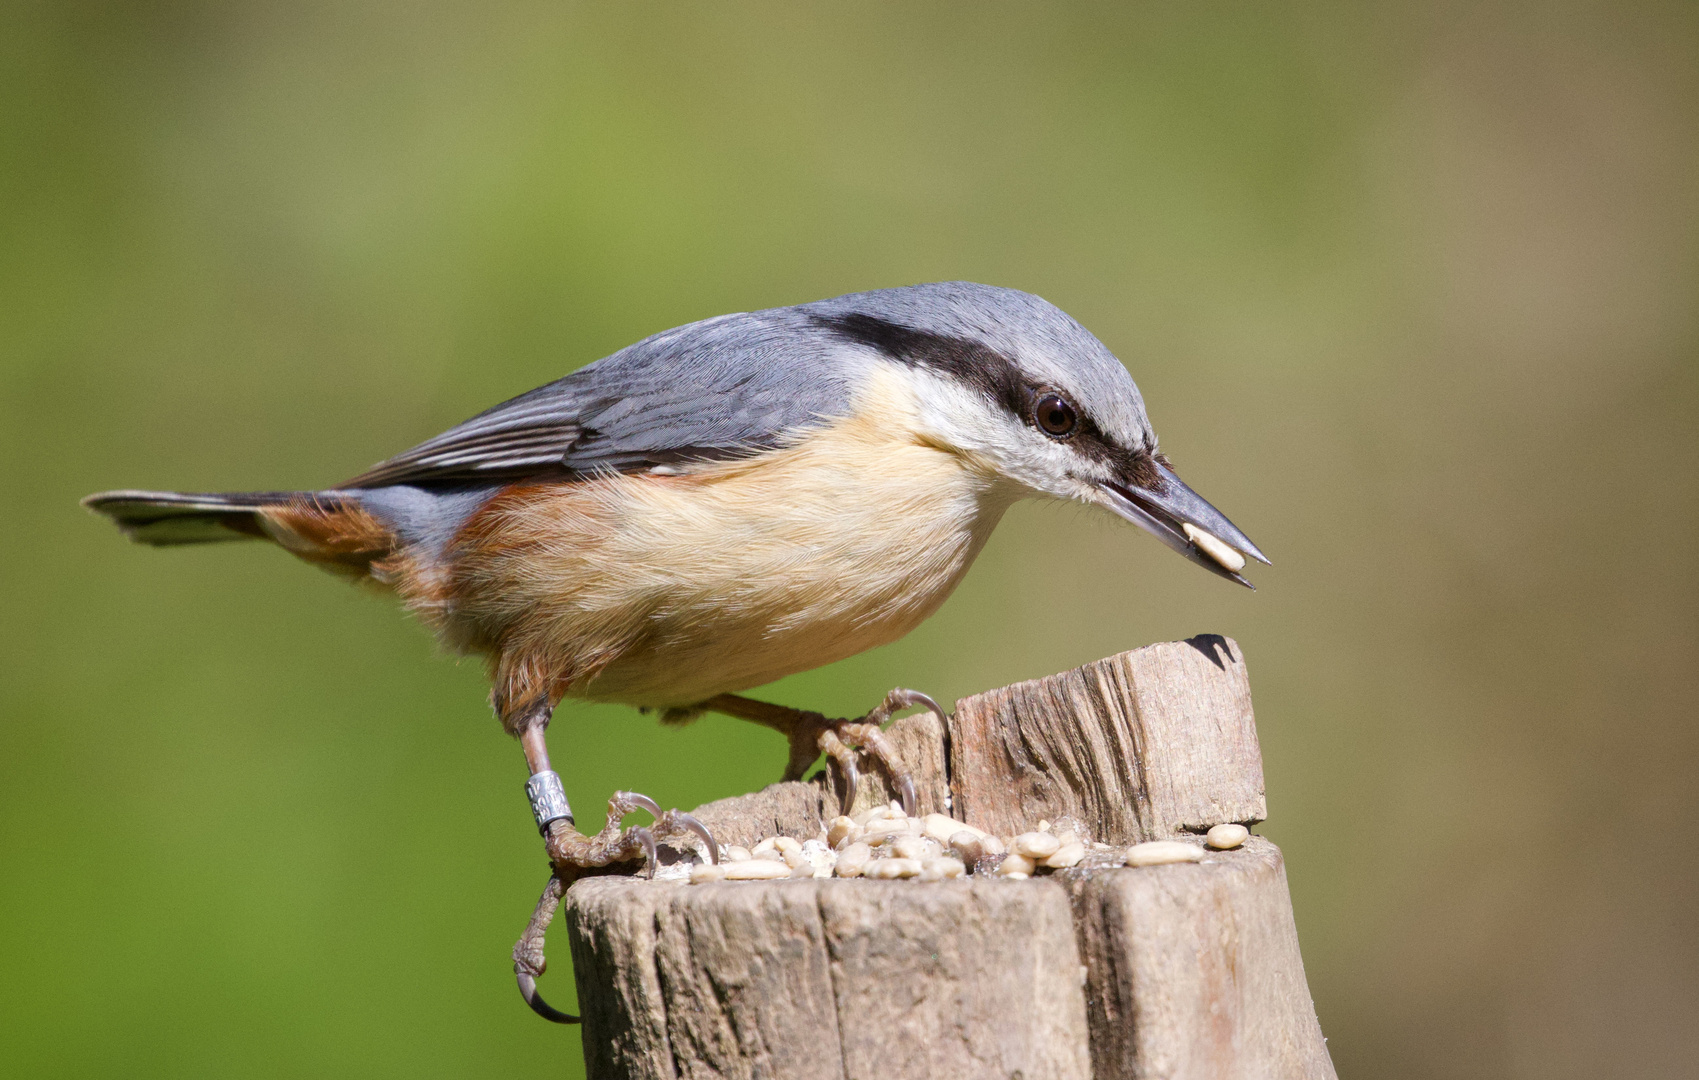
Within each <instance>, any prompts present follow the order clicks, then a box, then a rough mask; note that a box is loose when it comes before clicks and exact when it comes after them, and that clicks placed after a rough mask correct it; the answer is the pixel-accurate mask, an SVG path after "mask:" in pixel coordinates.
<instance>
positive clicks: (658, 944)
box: [565, 636, 1334, 1080]
mask: <svg viewBox="0 0 1699 1080" xmlns="http://www.w3.org/2000/svg"><path fill="white" fill-rule="evenodd" d="M890 734H891V736H892V738H894V739H896V740H898V741H899V743H900V745H901V747H902V751H903V754H904V760H905V761H907V762H909V763H910V765H911V767H913V768H914V769H915V773H916V780H917V782H919V787H920V792H921V806H920V809H921V812H922V813H925V812H928V811H944V812H948V811H947V809H946V808H947V807H953V808H954V813H953V816H955V817H957V818H959V819H964V820H966V821H967V822H969V823H970V824H973V825H976V826H978V827H980V828H983V829H986V830H987V831H990V832H994V833H996V834H999V835H1002V836H1009V835H1012V834H1014V833H1018V832H1023V831H1026V830H1029V829H1031V828H1033V827H1034V826H1035V825H1036V824H1037V823H1038V821H1039V820H1040V819H1041V818H1048V819H1050V820H1053V821H1054V820H1058V819H1062V818H1069V819H1072V820H1073V821H1076V822H1079V823H1080V824H1081V825H1082V826H1083V828H1084V829H1085V830H1086V831H1087V832H1089V834H1090V836H1091V838H1092V839H1094V840H1101V841H1105V842H1107V843H1110V844H1129V843H1138V842H1142V841H1145V840H1150V839H1157V838H1170V837H1176V836H1188V835H1193V834H1195V833H1197V832H1201V831H1203V830H1205V829H1207V828H1209V827H1210V826H1212V825H1216V824H1222V823H1225V822H1240V823H1246V824H1249V823H1254V822H1257V821H1260V820H1262V818H1263V816H1264V814H1265V807H1264V800H1263V790H1262V764H1261V759H1260V756H1259V752H1258V749H1257V741H1256V727H1255V721H1254V719H1253V717H1252V713H1251V703H1250V689H1249V682H1248V679H1247V678H1246V675H1245V667H1244V661H1243V657H1242V655H1241V654H1240V652H1239V649H1238V646H1237V645H1235V644H1234V643H1233V642H1232V641H1230V640H1228V639H1226V638H1221V637H1213V636H1206V637H1200V638H1193V639H1191V640H1190V641H1187V642H1173V643H1166V644H1161V645H1153V646H1149V647H1148V648H1144V649H1138V650H1135V651H1133V652H1129V653H1123V654H1121V655H1120V656H1115V657H1111V658H1109V659H1106V660H1101V661H1098V662H1097V663H1094V664H1088V665H1086V666H1085V667H1082V668H1079V669H1076V670H1074V671H1070V672H1065V673H1063V674H1060V675H1055V676H1051V677H1050V678H1047V679H1039V680H1035V681H1033V682H1027V683H1020V684H1017V685H1015V686H1010V687H1005V688H1003V689H1000V690H994V691H990V692H988V693H985V694H979V695H976V696H974V697H971V698H966V699H963V700H962V701H960V702H958V703H957V709H956V712H955V714H954V715H952V716H951V717H950V719H949V723H948V725H947V728H940V727H939V725H938V723H937V721H936V719H935V718H933V717H931V716H930V715H928V714H921V715H920V716H918V717H910V718H905V719H902V720H899V721H897V722H896V723H895V724H893V725H892V727H891V729H890ZM863 787H864V788H865V789H866V791H865V792H863V793H860V796H859V798H858V805H866V806H872V805H877V804H879V803H881V802H883V801H885V800H886V799H888V798H889V793H888V792H887V791H886V790H884V787H883V784H882V779H879V778H876V775H875V774H871V770H870V775H868V776H866V777H864V784H863ZM837 806H838V793H837V791H836V790H835V788H834V787H833V786H832V782H831V780H830V779H829V778H826V777H816V778H814V779H813V780H811V781H808V782H801V783H785V784H774V785H772V786H770V787H768V788H766V789H765V790H763V791H761V792H757V793H755V794H753V795H747V796H741V797H739V798H735V799H722V800H720V801H718V802H714V803H709V804H707V805H706V806H703V807H700V808H698V809H697V810H696V811H694V813H695V814H696V815H697V816H698V817H699V818H701V819H702V820H703V821H704V822H706V823H707V824H708V825H709V827H710V828H712V829H713V830H714V831H715V835H716V836H717V837H719V838H720V839H721V842H722V843H723V844H740V845H743V846H750V845H753V844H754V843H755V842H756V841H757V840H759V839H761V838H763V837H768V836H774V835H786V836H793V837H798V838H809V837H818V836H821V835H822V834H823V832H824V829H825V825H826V822H827V821H828V820H829V819H830V817H832V816H834V815H835V813H836V808H837ZM1195 840H1196V838H1195V835H1193V842H1195ZM565 910H566V916H567V924H568V927H569V930H570V933H571V937H572V955H573V962H574V966H575V969H576V973H577V981H578V990H579V1002H580V1006H581V1009H582V1012H583V1015H584V1048H585V1059H586V1062H587V1064H588V1066H589V1075H590V1076H591V1077H592V1078H594V1080H604V1078H606V1080H612V1078H634V1080H635V1078H642V1080H662V1078H666V1080H684V1078H707V1077H749V1078H755V1077H761V1078H772V1080H789V1078H793V1077H794V1078H804V1077H808V1078H814V1077H830V1078H836V1080H873V1078H875V1077H881V1078H886V1080H948V1078H958V1077H959V1078H962V1080H979V1078H984V1077H1001V1078H1009V1077H1020V1078H1022V1080H1040V1078H1054V1080H1076V1078H1077V1080H1086V1078H1091V1077H1095V1078H1099V1080H1106V1078H1110V1077H1116V1078H1119V1077H1171V1078H1204V1077H1207V1078H1241V1077H1242V1078H1246V1080H1250V1078H1258V1080H1260V1078H1282V1077H1293V1078H1300V1077H1301V1078H1306V1080H1310V1078H1331V1077H1333V1075H1334V1073H1333V1067H1332V1064H1331V1062H1330V1061H1329V1059H1328V1055H1327V1049H1326V1046H1325V1044H1324V1042H1323V1040H1322V1036H1321V1030H1320V1027H1319V1025H1318V1024H1317V1022H1316V1018H1315V1009H1314V1006H1313V1005H1312V1003H1311V1000H1310V995H1309V990H1308V987H1307V985H1306V983H1305V980H1304V973H1303V962H1302V960H1301V958H1300V956H1299V952H1298V941H1297V934H1296V930H1295V928H1294V925H1293V920H1292V909H1291V900H1290V897H1289V894H1288V892H1287V888H1286V875H1285V868H1284V865H1283V862H1282V860H1281V856H1280V852H1279V850H1278V849H1277V848H1276V847H1275V846H1274V845H1273V844H1270V843H1268V842H1267V841H1266V840H1263V839H1261V838H1260V837H1253V838H1252V839H1251V840H1250V841H1249V842H1248V843H1247V844H1246V845H1245V846H1244V847H1243V848H1242V849H1239V850H1235V851H1227V852H1209V853H1208V854H1207V855H1205V857H1204V858H1203V860H1202V861H1201V862H1195V863H1187V864H1179V865H1168V866H1154V867H1144V868H1126V867H1123V868H1100V869H1089V870H1088V869H1074V870H1066V871H1061V872H1058V873H1055V874H1053V875H1050V876H1045V877H1038V878H1033V879H1031V880H1007V879H1002V878H997V877H973V878H969V879H962V880H956V881H940V882H928V883H919V882H914V881H870V880H862V879H839V878H833V879H805V880H786V881H769V882H720V883H713V884H704V885H685V884H682V883H678V882H649V881H641V880H635V879H631V878H613V877H598V878H587V879H585V880H582V881H579V882H578V883H577V884H575V885H574V886H573V887H572V889H571V890H570V891H569V892H568V894H567V898H566V905H565Z"/></svg>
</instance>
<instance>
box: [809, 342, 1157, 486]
mask: <svg viewBox="0 0 1699 1080" xmlns="http://www.w3.org/2000/svg"><path fill="white" fill-rule="evenodd" d="M811 318H812V320H813V322H814V323H815V325H817V326H819V327H820V328H822V329H824V330H827V331H830V332H831V333H834V334H837V335H839V336H841V337H843V338H844V339H846V340H849V341H854V342H857V343H858V344H862V345H868V346H871V347H873V348H875V349H878V350H879V351H880V352H882V353H884V354H885V355H886V356H888V357H890V358H891V359H893V360H896V361H898V362H899V363H903V364H907V365H909V366H910V367H918V368H925V369H928V370H931V371H936V372H938V373H940V374H943V375H948V376H951V377H953V378H955V379H956V380H958V381H960V382H961V383H963V384H964V385H967V386H970V387H972V388H973V389H975V390H977V391H978V392H979V393H981V394H983V395H984V396H985V397H986V398H987V399H988V400H990V401H994V402H996V403H997V404H999V405H1001V406H1002V407H1003V408H1005V409H1007V410H1008V411H1009V412H1010V413H1011V414H1013V415H1015V416H1018V417H1020V418H1021V420H1022V422H1024V423H1027V424H1030V425H1032V426H1033V427H1036V428H1038V430H1040V431H1043V430H1044V429H1043V428H1042V427H1041V426H1039V424H1038V422H1037V418H1036V417H1035V416H1034V415H1033V408H1032V407H1033V405H1034V404H1035V403H1036V401H1037V399H1038V398H1039V397H1041V396H1043V395H1044V394H1046V393H1053V392H1054V391H1052V390H1050V389H1049V388H1048V387H1044V386H1037V385H1034V384H1033V383H1031V382H1029V381H1028V380H1027V379H1025V378H1024V377H1023V376H1022V375H1021V371H1020V368H1019V366H1018V365H1016V364H1015V362H1014V361H1013V360H1011V359H1009V358H1008V357H1007V356H1004V355H1003V354H1001V353H999V352H997V351H996V350H995V349H992V348H991V347H989V346H987V345H986V344H984V343H983V342H980V341H974V340H973V339H971V338H959V337H946V336H944V335H942V334H933V333H928V332H927V331H925V330H917V329H915V328H914V327H911V326H904V325H902V324H901V323H894V322H891V321H890V320H888V319H881V318H878V317H876V316H873V315H867V314H862V313H852V314H846V315H836V316H820V315H815V316H811ZM1070 404H1072V403H1071V402H1070ZM1074 415H1075V428H1074V431H1073V433H1072V434H1071V435H1069V436H1066V441H1067V443H1068V446H1069V447H1070V448H1071V449H1072V450H1073V452H1074V453H1076V454H1079V455H1081V456H1083V457H1086V458H1090V459H1091V460H1093V461H1096V462H1100V463H1102V464H1104V465H1107V466H1108V467H1109V468H1110V469H1112V470H1113V471H1114V472H1115V474H1116V475H1118V476H1124V477H1127V478H1129V479H1130V480H1131V481H1132V482H1133V483H1136V484H1139V485H1141V486H1146V487H1148V486H1150V485H1151V484H1152V483H1154V482H1155V481H1156V478H1157V474H1156V470H1155V467H1154V466H1153V465H1152V455H1151V452H1150V451H1148V450H1134V449H1129V448H1126V447H1122V446H1119V445H1116V443H1115V442H1114V440H1112V439H1110V438H1108V437H1107V436H1105V435H1104V434H1103V431H1102V429H1100V428H1099V427H1098V426H1097V424H1096V422H1094V421H1093V420H1092V418H1091V415H1090V414H1089V413H1086V412H1083V411H1081V410H1080V408H1079V407H1078V406H1077V405H1075V406H1074ZM1052 437H1053V438H1054V437H1055V436H1052Z"/></svg>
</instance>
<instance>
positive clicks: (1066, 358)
mask: <svg viewBox="0 0 1699 1080" xmlns="http://www.w3.org/2000/svg"><path fill="white" fill-rule="evenodd" d="M802 311H803V312H805V313H806V314H807V315H808V317H809V318H810V319H812V320H813V321H814V323H815V324H816V325H818V326H820V327H823V328H825V329H827V330H829V331H830V332H832V333H834V334H836V335H838V336H840V337H841V338H844V339H847V340H848V341H851V342H854V343H856V344H858V345H861V346H865V347H867V348H869V349H871V350H873V351H874V352H875V353H876V354H877V355H878V357H879V358H880V361H882V362H885V363H892V364H896V365H899V366H900V368H901V369H902V371H903V374H904V376H905V381H907V382H908V383H909V385H910V386H911V387H912V388H913V391H914V397H915V401H916V409H917V413H918V416H917V423H918V425H919V428H920V431H921V432H922V433H923V434H924V436H925V437H926V438H928V439H929V440H931V441H933V442H935V443H937V444H938V445H939V446H942V447H944V448H947V449H949V450H952V451H954V452H956V453H959V454H961V455H963V456H964V457H966V458H968V459H970V460H972V461H974V462H975V463H977V465H978V466H979V467H980V468H982V469H985V470H988V471H991V472H993V473H995V474H996V475H997V476H999V477H1001V478H1003V479H1005V480H1007V481H1010V482H1012V483H1013V484H1015V485H1017V486H1018V487H1019V488H1021V489H1024V492H1025V493H1026V494H1031V495H1039V496H1046V497H1051V498H1057V499H1068V500H1072V501H1076V502H1083V503H1089V504H1092V505H1095V506H1100V507H1103V508H1104V509H1106V510H1109V511H1110V512H1111V513H1114V514H1116V515H1117V516H1119V517H1122V518H1125V519H1126V520H1128V521H1131V522H1132V523H1133V524H1135V525H1137V526H1139V527H1140V528H1141V529H1144V530H1145V531H1146V532H1149V533H1150V534H1151V535H1153V536H1155V537H1156V538H1157V539H1158V540H1160V541H1162V543H1164V544H1166V545H1167V546H1168V547H1170V548H1172V549H1173V550H1175V551H1177V552H1179V553H1180V554H1181V555H1184V556H1185V557H1186V558H1188V559H1190V560H1191V561H1193V562H1195V563H1197V564H1198V565H1200V566H1203V567H1205V568H1206V569H1209V570H1211V571H1213V572H1214V573H1217V574H1219V575H1221V576H1222V577H1226V578H1228V579H1230V580H1233V581H1236V582H1238V583H1239V584H1241V585H1245V586H1247V587H1250V582H1249V581H1247V580H1245V578H1244V577H1243V576H1241V575H1240V574H1239V571H1240V570H1241V569H1243V567H1244V565H1245V556H1250V557H1251V558H1254V559H1257V560H1259V561H1261V562H1264V563H1266V562H1268V559H1267V558H1266V557H1265V556H1264V555H1263V553H1262V552H1261V551H1260V550H1258V548H1257V546H1256V545H1255V544H1253V543H1252V542H1251V540H1250V538H1249V537H1247V536H1246V535H1245V534H1244V533H1243V532H1241V531H1240V530H1239V529H1238V527H1237V526H1235V525H1234V524H1233V523H1232V522H1231V521H1229V520H1227V517H1226V515H1224V514H1222V513H1221V511H1219V510H1217V509H1216V508H1215V507H1214V506H1211V505H1210V504H1209V502H1207V501H1206V500H1205V499H1204V498H1203V497H1202V496H1201V495H1199V494H1198V493H1197V492H1195V491H1193V490H1192V489H1191V488H1189V487H1187V486H1186V484H1185V483H1183V482H1182V481H1181V480H1180V478H1179V477H1178V476H1177V475H1175V473H1174V470H1173V468H1172V467H1171V466H1170V464H1169V462H1168V460H1167V458H1166V457H1164V456H1163V454H1162V452H1161V451H1160V450H1159V449H1158V447H1157V441H1156V434H1155V432H1154V431H1152V430H1151V426H1150V420H1149V418H1148V417H1147V416H1146V414H1145V407H1144V399H1143V397H1142V396H1141V395H1140V394H1139V388H1138V386H1137V385H1136V384H1134V382H1133V378H1132V376H1131V375H1129V374H1128V373H1127V369H1126V368H1125V367H1124V366H1122V364H1121V362H1120V361H1119V360H1118V359H1116V358H1115V355H1114V354H1113V353H1111V352H1110V351H1109V350H1108V348H1106V347H1105V346H1104V344H1103V343H1102V342H1100V341H1098V340H1097V338H1096V337H1094V336H1093V335H1092V334H1091V333H1090V332H1089V331H1087V330H1086V329H1085V328H1084V327H1083V326H1081V325H1080V324H1079V323H1077V322H1075V321H1074V320H1073V319H1072V318H1070V317H1069V316H1068V315H1067V313H1065V312H1063V311H1062V310H1061V309H1060V308H1057V307H1056V306H1054V305H1053V304H1050V303H1047V302H1046V301H1044V300H1041V299H1039V298H1038V297H1036V296H1033V295H1031V294H1029V293H1024V292H1019V291H1017V290H1014V289H1000V288H994V287H992V286H987V285H976V284H972V283H967V282H944V283H939V284H935V285H915V286H909V287H906V288H900V289H884V290H880V291H878V292H871V293H857V294H852V295H849V296H843V297H838V298H836V299H834V300H825V301H821V302H819V303H817V304H808V305H804V306H803V308H802Z"/></svg>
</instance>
